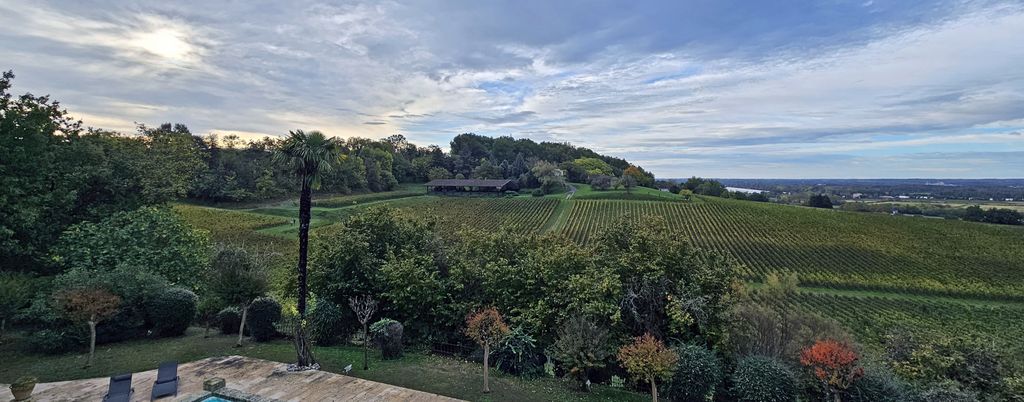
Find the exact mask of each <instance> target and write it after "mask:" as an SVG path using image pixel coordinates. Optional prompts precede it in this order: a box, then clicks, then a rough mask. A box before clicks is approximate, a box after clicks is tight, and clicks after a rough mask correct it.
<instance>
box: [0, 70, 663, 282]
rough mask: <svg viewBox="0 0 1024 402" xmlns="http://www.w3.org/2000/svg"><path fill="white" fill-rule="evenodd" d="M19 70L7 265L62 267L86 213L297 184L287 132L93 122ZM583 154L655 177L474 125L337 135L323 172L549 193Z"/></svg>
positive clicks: (2, 160) (648, 179)
mask: <svg viewBox="0 0 1024 402" xmlns="http://www.w3.org/2000/svg"><path fill="white" fill-rule="evenodd" d="M13 78H14V74H13V73H12V72H9V71H8V72H5V73H4V74H3V76H2V78H0V266H3V267H4V269H5V270H15V271H36V272H40V273H52V272H54V269H55V264H53V262H52V259H51V258H50V255H49V254H50V250H49V249H50V246H51V245H52V244H53V243H54V242H55V241H56V240H57V239H58V237H59V236H60V234H61V233H62V232H63V231H64V230H65V229H67V228H68V227H69V226H71V225H73V224H75V223H78V222H83V221H88V222H96V221H98V220H99V219H101V218H103V217H107V216H110V215H112V214H114V213H116V212H120V211H131V210H135V209H138V208H140V207H144V206H153V205H161V204H163V203H166V202H168V201H173V200H178V199H183V198H188V199H193V200H197V201H206V202H237V201H259V200H266V199H272V198H278V197H284V196H287V195H290V194H295V193H297V192H298V191H299V190H300V185H301V184H300V182H298V181H296V180H295V176H294V174H293V172H290V171H288V169H287V168H286V167H284V166H282V165H280V164H275V163H274V161H273V154H274V150H276V149H279V148H280V147H281V146H282V144H283V142H284V141H285V140H286V139H285V138H269V137H266V138H262V139H258V140H250V141H243V140H241V139H239V138H238V137H237V136H231V135H229V136H224V137H218V136H215V135H209V136H205V137H203V136H198V135H195V134H193V133H192V132H191V131H190V130H189V129H188V127H187V126H185V125H183V124H170V123H167V124H161V125H159V126H147V125H144V124H139V125H138V126H137V129H136V132H135V133H133V134H131V135H125V134H123V133H116V132H112V131H109V130H102V129H93V128H84V127H83V126H82V123H81V122H80V121H78V120H75V119H74V118H72V117H71V116H70V115H69V114H68V112H67V110H65V109H64V108H62V107H61V105H60V104H59V102H57V101H55V100H52V99H50V97H49V96H36V95H33V94H31V93H27V94H24V95H21V96H15V95H13V94H12V93H11V91H10V89H11V85H12V80H13ZM581 160H582V161H584V163H582V164H580V163H576V162H577V161H581ZM586 161H597V162H599V163H601V164H602V167H601V169H602V170H601V172H602V173H607V174H609V175H615V176H621V175H622V174H623V173H629V174H630V175H632V177H634V179H635V181H636V182H637V184H639V185H648V186H650V185H653V182H654V178H653V175H652V174H650V173H648V172H646V171H644V170H643V169H642V168H639V167H636V166H632V165H630V164H629V163H628V162H627V161H625V160H623V159H620V158H614V157H610V156H605V155H600V154H597V153H596V152H594V151H591V150H589V149H587V148H582V147H576V146H573V145H570V144H567V143H553V142H540V143H538V142H535V141H533V140H530V139H515V138H512V137H498V138H491V137H486V136H482V135H476V134H461V135H458V136H456V137H455V138H454V139H453V140H452V141H451V144H450V151H449V152H445V151H444V150H442V149H441V148H440V147H439V146H437V145H430V146H426V147H421V146H417V145H415V144H412V143H410V142H408V141H407V140H406V138H405V137H404V136H402V135H392V136H390V137H387V138H384V139H380V140H373V139H367V138H358V137H352V138H347V139H344V140H340V146H339V152H338V154H337V160H336V161H332V165H334V168H333V169H331V170H330V171H329V172H325V173H324V174H323V176H322V177H321V178H320V179H321V189H322V190H323V191H326V192H332V193H351V192H378V191H388V190H392V189H394V188H395V186H397V185H398V184H399V183H419V182H425V181H427V180H432V179H440V178H482V179H495V178H508V179H513V180H515V181H516V183H517V185H518V186H519V187H520V188H536V187H540V188H541V189H542V192H543V193H548V192H551V191H555V190H557V189H558V188H560V187H561V184H562V183H563V181H564V180H570V181H576V180H579V181H585V180H586V177H587V175H588V174H589V173H588V172H587V171H586V170H585V166H588V165H587V164H586ZM556 173H557V174H556Z"/></svg>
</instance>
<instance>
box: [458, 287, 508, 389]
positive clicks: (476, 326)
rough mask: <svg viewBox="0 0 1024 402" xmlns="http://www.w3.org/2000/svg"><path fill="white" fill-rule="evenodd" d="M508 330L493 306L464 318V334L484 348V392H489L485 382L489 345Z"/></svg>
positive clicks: (486, 378)
mask: <svg viewBox="0 0 1024 402" xmlns="http://www.w3.org/2000/svg"><path fill="white" fill-rule="evenodd" d="M508 332H509V329H508V325H507V324H505V320H504V319H503V318H501V314H500V313H498V310H497V309H495V308H494V307H488V308H485V309H483V310H480V311H478V312H476V313H473V314H470V315H469V317H467V318H466V335H468V336H469V337H470V338H472V339H473V340H474V341H476V342H477V343H479V344H480V346H482V347H483V348H484V392H491V388H490V386H489V385H488V383H487V380H488V363H490V362H489V361H488V359H489V355H490V352H491V345H494V344H497V343H498V342H500V341H501V339H502V338H504V337H505V335H507V334H508Z"/></svg>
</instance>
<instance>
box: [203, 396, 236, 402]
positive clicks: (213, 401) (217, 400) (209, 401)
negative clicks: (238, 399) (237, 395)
mask: <svg viewBox="0 0 1024 402" xmlns="http://www.w3.org/2000/svg"><path fill="white" fill-rule="evenodd" d="M202 402H232V401H230V400H227V399H224V398H221V397H219V396H208V397H206V399H203V401H202Z"/></svg>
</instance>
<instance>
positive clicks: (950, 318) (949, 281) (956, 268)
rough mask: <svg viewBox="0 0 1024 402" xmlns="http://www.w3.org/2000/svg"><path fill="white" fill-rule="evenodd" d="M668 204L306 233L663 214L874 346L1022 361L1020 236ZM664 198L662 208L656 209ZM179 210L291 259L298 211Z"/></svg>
mask: <svg viewBox="0 0 1024 402" xmlns="http://www.w3.org/2000/svg"><path fill="white" fill-rule="evenodd" d="M671 197H672V195H671V194H666V193H660V192H655V191H650V190H648V191H641V192H634V194H626V193H625V192H624V191H621V190H620V191H609V192H596V191H592V190H590V188H589V187H583V186H580V187H579V191H578V193H577V194H576V195H575V196H574V197H571V198H568V199H567V198H566V196H565V194H560V195H557V196H547V197H529V196H520V197H514V198H479V197H466V198H461V197H437V196H427V195H420V194H410V193H409V192H407V191H402V192H394V193H391V194H389V193H385V194H379V195H375V196H373V197H364V196H355V197H353V198H349V199H339V198H337V197H335V198H334V199H332V200H329V201H327V202H325V201H320V202H318V204H317V205H320V206H318V207H314V209H313V217H314V219H313V224H314V227H315V228H319V227H324V226H326V225H330V224H333V223H337V222H341V221H343V220H344V219H345V217H347V216H349V215H351V214H353V213H356V212H358V211H360V210H362V209H364V208H367V207H370V206H373V205H389V206H392V207H395V208H398V209H401V210H403V211H405V212H406V213H409V214H412V215H415V216H419V217H422V218H425V219H431V220H434V221H436V222H437V224H438V227H439V230H441V231H442V232H447V231H451V230H455V229H457V228H459V227H463V226H468V227H472V228H479V229H495V230H496V229H498V228H499V227H505V228H508V229H511V230H512V231H514V232H517V233H547V234H553V235H564V236H567V237H569V238H570V239H573V240H575V241H577V242H580V243H584V244H586V243H588V242H589V241H590V240H591V239H592V238H593V236H594V235H595V234H596V233H598V231H600V230H601V229H602V228H603V227H604V226H605V225H607V224H608V223H609V222H613V221H614V220H615V219H616V218H617V217H619V216H622V215H631V216H635V217H636V218H637V219H641V220H644V219H651V217H661V218H663V219H664V220H665V221H666V223H667V224H668V226H669V228H670V230H672V231H674V232H675V233H678V235H679V236H685V237H686V238H688V239H690V240H691V241H692V242H693V243H695V244H697V245H699V246H701V247H705V248H708V249H713V250H719V251H722V252H726V253H728V254H730V255H732V256H734V257H735V258H737V259H738V260H740V261H741V262H743V264H744V265H745V268H744V271H743V272H742V273H741V276H742V277H743V279H745V280H746V281H748V282H750V283H751V284H752V285H753V287H754V288H755V289H756V287H757V283H759V282H761V281H763V280H764V277H765V275H766V274H768V273H770V272H773V271H793V272H796V273H798V275H799V277H800V281H801V289H802V290H801V291H800V292H799V293H798V294H797V295H795V296H793V297H791V298H790V299H789V300H788V301H787V302H786V303H787V304H788V305H789V306H790V307H795V308H800V309H805V310H809V311H814V312H818V313H821V314H822V315H826V316H829V317H833V318H835V319H837V320H838V321H839V322H841V323H842V324H844V325H845V326H846V327H848V328H849V329H850V330H851V331H852V332H854V333H856V334H857V335H858V336H859V337H861V338H863V339H865V340H867V341H868V342H877V341H879V340H880V339H881V338H882V336H883V335H884V333H885V332H886V331H888V330H889V329H891V328H893V327H895V326H907V327H910V328H915V329H917V330H921V331H940V332H946V333H952V332H956V333H958V334H961V335H966V336H971V337H976V338H978V339H991V340H992V341H993V342H996V343H999V344H1001V345H1005V346H1006V347H1008V348H1009V349H1010V350H1011V351H1012V352H1013V353H1015V354H1017V355H1020V354H1021V350H1020V347H1019V346H1016V347H1015V346H1013V344H1014V342H1015V339H1016V337H1017V334H1019V333H1020V331H1021V330H1024V328H1022V327H1021V323H1022V322H1024V247H1021V246H1022V245H1024V228H1019V227H1009V226H997V225H987V224H979V223H971V222H961V221H947V220H940V219H928V218H919V217H905V216H888V215H876V214H859V213H851V212H842V211H830V210H821V209H811V208H803V207H794V206H784V205H778V204H769V203H756V202H749V201H737V200H729V199H721V198H713V197H702V198H695V199H693V200H691V201H684V200H682V199H681V198H671ZM659 198H663V199H664V201H652V199H655V200H656V199H659ZM352 201H356V202H354V203H353V202H352ZM325 205H329V207H328V206H325ZM176 209H177V210H178V211H179V212H180V213H182V214H183V215H184V216H185V217H186V218H187V219H188V220H189V221H190V222H191V223H193V224H194V225H197V226H199V227H204V228H207V229H210V230H211V232H212V234H213V237H214V239H215V240H232V239H234V240H238V239H241V240H245V241H250V242H253V241H255V242H259V243H265V244H269V245H271V246H274V245H276V246H282V247H285V253H286V254H291V253H290V252H289V251H290V250H288V249H290V247H289V246H292V245H293V244H294V237H295V234H296V233H297V232H296V230H297V229H296V226H295V225H294V224H293V223H292V220H291V219H288V217H290V216H295V215H297V210H296V208H295V207H294V205H290V204H288V203H285V204H277V205H272V206H268V207H265V208H255V209H249V210H245V211H236V210H217V209H212V208H205V207H194V206H184V205H179V206H177V207H176ZM315 231H316V230H314V235H315ZM273 239H276V240H273ZM949 322H961V323H969V325H963V326H960V329H957V330H956V331H954V330H953V329H951V328H947V326H946V323H949ZM876 344H877V343H876Z"/></svg>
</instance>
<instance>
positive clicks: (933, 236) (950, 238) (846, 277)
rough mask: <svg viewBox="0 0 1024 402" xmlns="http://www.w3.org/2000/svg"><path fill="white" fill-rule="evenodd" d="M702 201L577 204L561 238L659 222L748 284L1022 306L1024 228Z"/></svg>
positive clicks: (584, 240)
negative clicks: (738, 271) (741, 267)
mask: <svg viewBox="0 0 1024 402" xmlns="http://www.w3.org/2000/svg"><path fill="white" fill-rule="evenodd" d="M705 201H706V202H695V203H679V202H671V203H670V202H626V201H596V200H576V201H573V205H572V208H571V209H570V210H569V212H568V213H569V215H568V217H567V219H565V224H564V226H563V227H562V228H561V233H563V234H565V235H566V236H568V237H569V238H571V239H573V240H575V241H578V242H580V243H584V244H585V243H588V242H590V241H591V240H592V239H593V238H594V235H595V234H596V233H597V232H598V231H600V229H601V228H602V227H603V226H604V225H606V224H607V223H608V222H612V221H614V220H615V219H616V218H618V217H620V216H624V215H630V216H635V217H637V219H648V218H649V217H661V218H664V219H665V221H666V222H667V224H668V227H669V229H670V230H671V231H673V232H674V233H677V234H679V235H681V236H685V237H686V238H688V239H690V240H691V241H692V242H694V243H695V244H697V245H699V246H702V247H706V248H709V249H714V250H720V251H723V252H727V253H729V254H731V255H733V256H734V257H736V258H737V259H739V260H740V261H742V262H743V263H744V264H745V265H746V269H745V272H743V273H742V274H743V276H744V278H745V279H747V280H754V281H759V280H761V279H762V278H764V276H765V275H766V274H767V273H769V272H772V271H782V270H790V271H795V272H797V273H798V274H799V275H800V280H801V282H802V283H805V284H809V285H819V286H834V287H842V288H851V289H877V290H890V291H900V292H907V293H920V294H950V295H962V296H972V297H983V298H993V299H1017V300H1024V280H1022V276H1021V272H1022V270H1024V247H1021V245H1022V244H1024V230H1021V229H1020V228H1014V227H1000V226H994V225H981V224H975V223H970V222H960V221H939V220H933V219H926V218H913V217H890V216H884V215H862V214H852V213H843V212H838V211H828V210H816V209H809V208H797V207H787V206H779V205H774V204H766V203H753V202H744V201H735V200H726V199H718V198H708V199H706V200H705Z"/></svg>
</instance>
